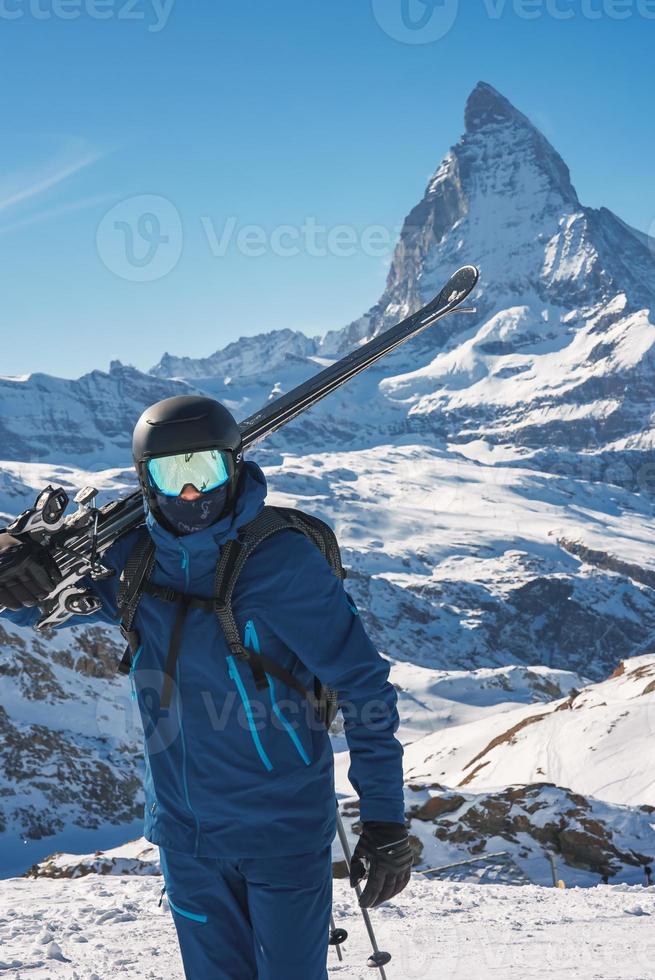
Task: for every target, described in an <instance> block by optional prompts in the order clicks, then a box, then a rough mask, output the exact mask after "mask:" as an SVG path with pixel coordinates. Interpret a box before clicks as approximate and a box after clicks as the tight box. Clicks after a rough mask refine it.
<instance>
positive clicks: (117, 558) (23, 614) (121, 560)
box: [0, 534, 135, 629]
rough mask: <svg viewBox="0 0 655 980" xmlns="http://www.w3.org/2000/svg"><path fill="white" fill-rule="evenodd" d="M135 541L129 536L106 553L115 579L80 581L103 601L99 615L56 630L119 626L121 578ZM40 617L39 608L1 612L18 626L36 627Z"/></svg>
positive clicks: (73, 619) (74, 620)
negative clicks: (107, 624)
mask: <svg viewBox="0 0 655 980" xmlns="http://www.w3.org/2000/svg"><path fill="white" fill-rule="evenodd" d="M134 540H135V535H134V534H127V535H125V537H124V538H120V539H119V540H118V541H116V542H115V544H113V545H112V546H111V548H108V549H107V551H106V552H105V553H104V555H103V557H102V561H103V563H104V564H105V565H108V566H109V567H110V568H111V569H112V570H113V572H114V574H113V575H112V576H111V578H106V579H102V580H100V581H98V582H94V581H93V580H92V579H91V578H90V577H88V576H86V577H85V578H83V579H81V580H80V585H81V586H82V587H84V588H87V589H89V591H90V592H92V593H93V594H94V595H96V596H98V598H99V599H100V600H101V602H102V606H101V608H100V609H99V610H98V612H97V613H94V614H93V615H92V616H71V618H70V619H67V620H66V622H65V623H62V624H61V625H60V626H58V627H55V628H56V629H63V628H64V627H67V626H82V625H84V624H86V625H87V626H90V625H91V624H93V623H109V624H113V625H115V624H117V623H118V621H119V616H118V610H117V607H116V595H117V593H118V578H119V575H120V573H121V571H122V570H123V566H124V564H125V561H126V560H127V557H128V555H129V553H130V550H131V548H132V547H133V544H134ZM39 616H40V612H39V609H38V607H36V606H32V607H30V608H28V609H18V610H16V612H13V611H12V610H11V609H3V610H2V612H0V617H2V618H3V619H6V620H8V621H9V622H11V623H14V624H15V625H16V626H34V625H35V624H36V621H37V620H38V618H39Z"/></svg>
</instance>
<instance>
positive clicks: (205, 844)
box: [0, 396, 412, 980]
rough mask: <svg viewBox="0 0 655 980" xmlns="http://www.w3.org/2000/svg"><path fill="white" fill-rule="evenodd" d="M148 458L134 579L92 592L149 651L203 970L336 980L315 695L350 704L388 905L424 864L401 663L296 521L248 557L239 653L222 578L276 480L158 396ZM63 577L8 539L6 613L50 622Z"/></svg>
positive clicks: (137, 654) (222, 423)
mask: <svg viewBox="0 0 655 980" xmlns="http://www.w3.org/2000/svg"><path fill="white" fill-rule="evenodd" d="M133 453H134V464H135V467H136V470H137V474H138V477H139V483H140V487H141V490H142V493H143V498H144V509H145V524H146V527H147V534H146V535H144V534H143V531H142V530H136V531H132V532H130V533H129V534H128V535H126V536H125V537H123V538H121V539H119V540H118V541H117V542H116V543H115V544H114V545H113V546H112V547H111V549H110V550H109V551H107V552H106V553H105V554H104V556H103V562H104V563H105V564H107V565H108V566H109V567H110V568H111V569H113V570H114V571H115V572H116V573H117V574H116V575H115V576H114V577H110V578H107V579H104V580H102V581H95V582H91V580H90V579H89V580H88V581H85V583H84V584H85V585H88V586H89V588H91V589H92V590H93V592H94V593H95V594H96V595H97V596H98V597H99V598H100V599H101V600H102V603H103V606H102V610H101V611H100V613H98V614H97V618H100V619H102V620H103V621H105V622H110V623H116V622H117V621H118V620H119V619H121V620H122V625H123V628H124V630H125V632H126V635H127V637H128V639H129V640H130V647H131V652H130V654H129V657H128V660H129V674H130V681H131V684H132V687H133V692H134V696H135V697H136V698H137V700H138V705H139V709H140V713H141V718H142V722H143V726H144V733H145V743H146V774H145V796H146V808H145V836H146V837H147V838H148V840H150V841H152V843H154V844H157V845H159V847H160V853H161V865H162V871H163V876H164V881H165V888H166V893H167V897H168V902H169V905H170V908H171V910H172V913H173V917H174V921H175V925H176V929H177V934H178V939H179V944H180V949H181V954H182V959H183V963H184V969H185V973H186V976H187V977H189V978H192V980H206V978H217V980H218V978H225V980H228V978H229V980H249V978H256V977H259V978H260V980H264V978H266V980H295V978H298V980H324V978H326V977H327V972H326V961H327V951H328V937H329V926H330V910H331V891H332V866H331V844H332V840H333V838H334V833H335V811H336V806H335V798H334V778H333V757H332V750H331V745H330V741H329V736H328V734H327V730H326V728H325V725H324V724H322V723H320V722H319V720H318V718H317V714H316V710H315V709H316V704H315V703H314V705H313V706H312V705H311V704H310V703H309V702H308V700H307V698H305V697H304V696H303V691H305V690H309V689H311V687H312V684H313V682H314V678H315V677H317V678H319V679H320V681H321V682H322V683H323V684H326V685H329V686H330V687H331V688H334V689H335V690H336V691H338V695H339V704H340V707H341V708H342V711H343V716H344V726H345V734H346V738H347V741H348V746H349V749H350V756H351V766H350V770H349V778H350V781H351V783H352V785H353V787H354V788H355V790H356V792H357V794H358V795H359V798H360V817H361V821H362V825H363V830H362V834H361V836H360V838H359V842H358V844H357V847H356V849H355V853H354V855H353V859H352V862H351V868H350V883H351V885H352V886H354V885H355V884H356V883H358V882H359V881H360V880H362V879H363V878H366V879H367V883H366V887H365V888H364V891H363V894H362V898H361V904H362V906H364V907H369V908H370V907H373V906H375V905H378V904H380V903H381V902H384V901H387V900H389V899H390V898H392V897H393V896H394V895H396V894H398V893H399V892H400V891H402V889H403V888H404V887H405V886H406V885H407V883H408V881H409V878H410V872H411V865H412V855H411V849H410V847H409V842H408V836H407V831H406V828H405V822H404V806H403V780H402V747H401V745H400V743H399V742H398V741H397V739H396V738H395V736H394V733H395V731H396V729H397V726H398V714H397V710H396V694H395V690H394V688H393V686H392V685H391V684H390V682H389V680H388V665H387V663H386V662H385V661H384V660H383V659H382V657H381V656H380V655H379V653H378V652H377V651H376V649H375V647H374V646H373V644H372V643H371V641H370V639H369V638H368V636H367V634H366V632H365V630H364V628H363V626H362V622H361V619H360V618H359V616H358V613H357V609H356V607H355V605H354V603H353V601H352V599H351V598H350V596H349V595H348V594H347V592H345V590H344V588H343V585H342V583H341V582H340V581H339V580H338V579H337V578H336V577H335V575H334V574H333V572H332V569H331V568H330V565H329V564H328V562H327V561H326V559H325V558H324V557H323V555H322V554H321V552H320V551H319V549H318V547H317V546H316V544H315V543H314V542H313V541H311V540H309V539H308V537H306V536H305V534H300V533H298V532H297V530H294V529H291V528H289V529H287V530H280V531H278V532H277V533H275V534H271V535H270V536H269V537H267V538H266V539H265V540H263V541H262V543H261V544H259V546H258V547H257V548H256V549H255V550H254V551H253V552H252V554H250V555H249V557H248V560H247V561H246V562H245V563H244V565H243V568H242V570H241V572H240V575H239V577H238V579H237V580H236V584H235V587H234V592H233V595H232V597H231V605H232V609H233V614H234V620H235V622H236V624H237V626H238V630H239V636H240V638H242V640H241V642H242V644H243V646H242V648H241V649H242V653H243V656H239V654H238V653H237V654H236V655H235V654H234V649H237V650H238V645H237V647H236V648H235V647H234V646H233V645H232V644H230V646H228V643H227V640H226V637H225V634H224V632H223V631H222V629H221V628H220V625H219V620H218V619H217V616H216V615H215V614H214V606H215V603H216V585H217V583H216V580H217V575H216V569H217V565H218V562H219V560H220V557H221V555H222V554H223V551H224V549H225V548H226V546H227V545H228V543H229V542H230V541H231V540H233V539H237V538H239V539H240V538H241V536H242V535H243V534H244V533H245V530H246V527H247V525H248V524H249V523H250V522H253V520H254V519H255V518H256V517H257V516H258V515H261V512H262V510H263V508H264V500H265V497H266V480H265V477H264V474H263V472H262V470H261V469H260V468H259V466H257V464H256V463H254V462H253V461H251V460H248V461H245V460H244V459H243V453H242V449H241V437H240V430H239V427H238V425H237V424H236V422H235V420H234V418H233V417H232V415H231V414H230V413H229V412H228V411H227V409H226V408H224V407H223V406H222V405H221V404H219V403H218V402H216V401H214V400H212V399H209V398H201V397H196V396H183V397H175V398H169V399H165V400H164V401H162V402H158V403H157V404H156V405H153V406H152V407H151V408H149V409H147V410H146V411H145V412H144V413H143V415H142V416H141V418H140V420H139V422H138V423H137V425H136V428H135V431H134V439H133ZM144 540H145V542H146V543H145V547H144V544H143V542H144ZM153 546H154V547H153ZM148 549H150V550H148ZM121 573H123V574H122V576H121V579H120V580H119V575H121ZM139 576H142V581H140V582H136V579H137V578H139ZM60 578H61V576H60V573H59V572H58V570H57V567H56V566H55V564H54V562H53V561H52V559H51V558H50V556H49V555H48V552H47V551H46V550H45V549H43V548H42V547H40V546H39V545H37V544H36V543H34V542H33V541H30V540H22V541H17V540H16V539H15V538H12V536H11V534H10V533H8V532H7V531H5V532H0V606H3V605H4V606H5V607H7V609H6V611H5V613H4V615H6V616H7V617H8V618H10V619H11V620H13V621H14V622H16V623H19V624H21V625H27V624H31V623H34V622H35V621H36V619H37V616H38V611H37V610H36V608H35V606H36V604H37V603H38V602H39V601H40V600H42V599H43V598H44V597H45V596H46V595H48V594H49V593H50V592H52V590H53V589H54V588H56V585H57V583H58V582H59V581H60ZM135 585H138V586H139V588H138V589H136V591H135ZM121 590H122V591H121ZM126 594H127V596H128V598H127V599H126ZM126 603H127V606H128V607H129V608H128V609H127V610H126V606H125V604H126ZM7 610H8V611H7ZM86 621H87V622H88V621H89V618H87V620H86ZM258 664H259V671H257V670H256V669H255V668H256V667H257V665H258ZM262 664H263V665H264V667H263V668H262ZM249 668H251V669H249Z"/></svg>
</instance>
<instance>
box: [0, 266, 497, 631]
mask: <svg viewBox="0 0 655 980" xmlns="http://www.w3.org/2000/svg"><path fill="white" fill-rule="evenodd" d="M478 275H479V273H478V270H477V269H476V267H475V266H473V265H465V266H463V267H462V268H461V269H458V270H457V272H455V273H454V274H453V275H452V276H451V278H450V279H449V280H448V282H447V283H446V285H445V286H444V287H443V289H442V290H441V291H440V292H439V293H438V294H437V296H435V297H434V299H432V300H431V301H430V302H429V303H427V304H426V305H425V306H423V307H422V308H421V309H420V310H418V311H417V312H416V313H412V314H411V316H408V317H406V318H405V319H404V320H402V321H401V322H400V323H397V324H395V325H394V326H392V327H390V328H389V329H388V330H385V331H384V332H383V333H381V334H379V335H378V336H377V337H373V338H372V339H371V340H369V341H368V342H367V343H365V344H362V346H361V347H358V348H357V349H356V350H354V351H351V352H350V353H348V354H346V355H345V356H344V357H342V358H341V359H340V360H338V361H336V362H335V363H334V364H331V365H329V366H328V367H326V368H324V369H323V370H322V371H319V372H318V374H316V375H314V376H312V377H311V378H309V379H308V380H307V381H304V382H302V383H301V384H300V385H297V386H296V387H295V388H293V389H292V390H291V391H290V392H288V393H287V394H285V395H281V396H280V397H279V398H276V399H275V401H272V402H270V403H269V404H268V405H266V406H265V407H264V408H263V409H261V410H260V411H258V412H255V413H254V414H253V415H250V416H248V418H246V419H245V420H244V421H243V422H240V423H239V428H240V429H241V433H242V438H243V448H244V450H247V449H250V448H251V447H252V446H254V445H255V444H256V443H258V442H261V440H262V439H264V438H266V437H267V436H269V435H271V434H272V433H273V432H277V431H278V429H280V428H281V427H282V426H283V425H286V424H287V423H288V422H290V421H291V420H292V419H294V418H296V417H297V416H298V415H300V414H301V413H302V412H305V411H307V409H309V408H311V407H312V406H313V405H316V404H317V403H318V402H319V401H321V399H323V398H325V397H326V396H327V395H329V394H330V393H331V392H333V391H336V389H337V388H340V387H341V385H343V384H345V383H346V382H347V381H350V380H351V378H354V377H355V376H356V375H357V374H359V373H360V372H361V371H363V370H365V368H367V367H369V366H370V365H371V364H374V363H375V362H376V361H378V360H380V358H382V357H384V356H385V355H386V354H389V353H391V351H393V350H395V349H396V348H397V347H399V346H400V345H401V344H404V343H405V342H406V341H407V340H410V339H411V338H412V337H416V336H417V334H419V333H421V331H423V330H425V329H426V328H427V327H429V326H431V325H432V324H434V323H436V322H437V321H438V320H440V319H441V318H442V317H444V316H447V315H448V314H450V313H454V312H462V313H463V312H474V311H472V310H470V309H464V308H463V307H461V305H460V304H461V303H462V302H463V301H464V300H465V299H466V298H467V296H469V295H470V293H471V291H472V290H473V289H474V288H475V285H476V283H477V281H478ZM97 492H98V491H97V490H96V489H95V488H94V487H84V488H83V489H82V490H80V492H79V493H78V494H77V495H76V496H75V498H74V501H75V503H77V505H78V507H77V510H76V511H74V512H73V513H72V514H68V515H67V514H66V510H67V507H68V504H69V502H70V498H69V496H68V494H67V493H66V491H65V490H64V489H63V488H62V487H51V486H48V487H46V488H45V490H43V491H42V492H41V493H40V494H39V496H38V497H37V499H36V502H35V504H34V507H33V508H31V509H30V510H27V511H25V512H24V513H22V514H21V515H19V517H17V518H16V520H15V521H14V522H13V523H12V524H10V525H9V527H8V528H7V530H8V531H10V532H11V533H12V534H13V535H14V536H17V537H21V536H24V537H25V536H30V537H33V538H34V539H35V540H36V541H38V543H39V544H41V545H43V546H44V547H47V548H48V551H49V552H50V554H51V555H52V557H53V558H54V560H55V561H56V563H57V565H58V567H59V569H60V571H61V573H62V576H63V577H62V580H61V582H60V583H59V585H58V586H57V588H56V589H55V591H54V592H53V593H51V595H49V596H48V598H47V599H45V600H44V601H43V602H41V603H40V606H39V609H40V613H41V615H40V617H39V620H38V621H37V623H36V624H35V627H36V629H40V630H43V629H47V628H49V627H54V626H58V625H60V624H61V623H64V622H66V620H68V619H70V618H71V617H72V616H90V615H92V614H93V613H95V612H97V611H98V609H99V606H100V601H99V600H98V599H97V597H96V596H94V595H93V593H92V592H90V591H89V590H88V589H87V588H85V587H84V585H83V584H82V579H83V578H85V577H86V576H89V577H90V578H91V579H93V580H97V579H100V578H104V577H106V576H108V575H111V574H113V572H112V570H111V569H109V568H107V567H106V566H105V565H103V563H102V555H103V554H104V553H105V552H106V551H107V550H108V549H109V548H110V547H111V546H112V544H114V542H115V541H116V540H117V539H118V538H119V537H121V536H122V535H124V534H127V533H128V532H129V531H131V530H133V529H134V528H135V527H138V525H139V524H142V523H143V519H144V511H143V498H142V496H141V491H140V490H137V491H135V492H133V493H131V494H129V495H128V496H127V497H124V498H122V499H121V500H114V501H111V502H110V503H108V504H105V505H104V506H103V507H96V506H95V505H94V500H95V497H96V496H97Z"/></svg>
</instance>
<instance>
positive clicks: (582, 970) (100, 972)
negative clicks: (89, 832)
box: [0, 875, 655, 980]
mask: <svg viewBox="0 0 655 980" xmlns="http://www.w3.org/2000/svg"><path fill="white" fill-rule="evenodd" d="M160 888H161V879H158V878H153V877H145V878H132V877H114V878H106V877H101V876H97V875H90V876H89V877H86V878H82V879H79V880H77V881H69V880H65V881H51V880H48V879H41V880H39V881H38V882H34V881H26V880H24V879H23V880H13V881H5V882H0V904H1V905H2V907H3V908H4V909H6V910H7V912H6V916H4V917H3V920H4V921H2V922H1V923H0V950H1V952H0V971H1V972H2V974H3V975H4V974H5V973H6V975H7V976H11V977H20V978H23V977H30V978H35V980H41V978H45V977H47V978H48V980H55V978H70V977H75V976H77V977H85V978H88V980H108V978H110V977H121V978H124V980H141V978H143V977H149V978H152V980H155V978H160V977H166V978H167V980H182V977H183V972H182V966H181V962H180V958H179V952H178V949H177V943H176V939H175V932H174V927H173V922H172V919H171V914H170V912H169V910H168V907H167V903H166V901H165V900H164V902H163V904H162V907H161V908H158V906H157V903H158V901H159V892H160ZM334 914H335V919H336V921H337V925H339V926H343V927H345V928H346V929H347V930H348V934H349V938H348V941H347V942H346V943H345V945H344V960H343V962H342V963H339V961H338V960H337V956H336V952H335V951H334V950H332V951H331V952H330V956H329V960H328V975H329V976H330V977H335V978H339V980H363V978H364V977H368V976H371V975H373V974H372V972H371V970H370V969H369V968H368V967H367V966H366V960H367V957H368V955H369V953H370V947H369V946H368V944H367V939H366V933H365V931H364V926H363V923H362V921H361V918H360V917H359V916H358V914H357V911H356V908H355V906H354V903H353V899H352V894H351V893H350V890H349V888H348V886H347V884H346V883H345V882H343V881H337V882H335V902H334ZM654 915H655V888H648V889H645V888H639V889H637V888H630V887H628V886H621V885H617V886H609V887H608V886H605V887H598V888H588V889H577V888H572V889H567V890H565V891H560V890H559V889H554V888H550V889H548V888H539V887H537V886H534V885H533V886H528V887H524V888H515V887H511V886H501V885H487V886H485V887H483V888H481V887H480V886H478V885H476V884H473V883H471V884H460V883H438V882H426V881H421V880H420V878H419V877H418V876H417V877H415V878H414V880H413V881H412V883H411V885H410V886H409V887H408V888H407V890H406V891H405V892H404V893H403V894H402V895H401V896H399V897H398V898H397V899H396V900H394V902H393V903H392V904H388V905H385V906H383V907H381V908H380V909H378V910H376V911H375V912H374V913H373V918H374V921H375V928H376V931H377V933H378V936H379V940H380V944H381V946H382V947H383V948H385V949H387V950H389V952H391V954H392V957H393V959H392V962H391V964H390V966H389V968H388V971H389V973H388V975H389V977H392V976H393V977H394V978H396V980H410V978H414V977H422V978H425V980H435V978H437V977H447V978H448V980H467V978H470V977H475V980H491V978H493V980H527V978H532V977H535V978H536V977H544V976H545V977H549V978H550V980H569V978H570V977H575V978H576V980H653V977H655V967H654V966H653V962H654V961H653V925H652V921H651V920H652V918H653V916H654Z"/></svg>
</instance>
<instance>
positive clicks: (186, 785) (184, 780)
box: [175, 661, 200, 856]
mask: <svg viewBox="0 0 655 980" xmlns="http://www.w3.org/2000/svg"><path fill="white" fill-rule="evenodd" d="M175 681H176V683H177V697H176V699H175V704H176V707H177V720H178V722H179V725H180V747H181V749H182V786H183V788H184V799H185V801H186V805H187V808H188V810H189V813H190V814H191V816H192V817H193V821H194V823H195V825H196V842H195V846H194V849H193V853H194V856H196V855H197V854H198V841H199V839H200V821H199V820H198V815H197V813H196V811H195V810H194V809H193V807H192V806H191V799H190V797H189V782H188V779H187V754H186V739H185V737H184V725H183V724H182V715H181V714H180V664H179V661H178V664H177V666H176V668H175Z"/></svg>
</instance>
